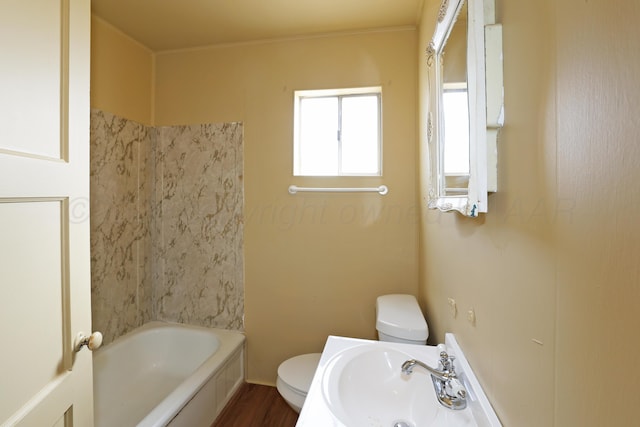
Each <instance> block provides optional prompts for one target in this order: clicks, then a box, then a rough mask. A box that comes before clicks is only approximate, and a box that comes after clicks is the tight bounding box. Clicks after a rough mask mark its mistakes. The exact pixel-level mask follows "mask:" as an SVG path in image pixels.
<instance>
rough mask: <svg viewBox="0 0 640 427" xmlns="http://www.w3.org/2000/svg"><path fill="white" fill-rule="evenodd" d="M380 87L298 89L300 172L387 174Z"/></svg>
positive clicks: (296, 149) (296, 133)
mask: <svg viewBox="0 0 640 427" xmlns="http://www.w3.org/2000/svg"><path fill="white" fill-rule="evenodd" d="M380 99H381V96H380V88H363V89H337V90H329V91H326V90H322V91H297V92H296V96H295V109H294V111H295V118H294V123H295V129H294V168H293V169H294V175H303V176H343V175H356V176H367V175H373V176H376V175H381V169H382V168H381V164H382V156H381V136H380V127H381V126H380V124H381V123H380V117H381V113H380V111H381V101H380Z"/></svg>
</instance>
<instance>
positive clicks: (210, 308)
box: [91, 110, 244, 342]
mask: <svg viewBox="0 0 640 427" xmlns="http://www.w3.org/2000/svg"><path fill="white" fill-rule="evenodd" d="M242 133H243V127H242V124H241V123H222V124H204V125H192V126H175V127H161V128H153V127H148V126H144V125H141V124H139V123H135V122H133V121H131V120H127V119H123V118H120V117H117V116H115V115H113V114H111V113H106V112H103V111H99V110H92V111H91V270H92V285H91V293H92V313H93V324H94V329H95V330H100V331H102V332H103V334H104V336H105V342H109V341H112V340H113V339H115V338H117V337H118V336H120V335H122V334H124V333H126V332H127V331H129V330H131V329H134V328H135V327H137V326H140V325H142V324H144V323H145V322H148V321H150V320H167V321H176V322H183V323H190V324H195V325H201V326H210V327H219V328H225V329H235V330H242V329H243V324H242V315H243V311H244V286H243V281H244V280H243V275H244V267H243V182H242V178H243V176H242V175H243V170H242V168H243V159H242V154H243V145H242V144H243V140H242Z"/></svg>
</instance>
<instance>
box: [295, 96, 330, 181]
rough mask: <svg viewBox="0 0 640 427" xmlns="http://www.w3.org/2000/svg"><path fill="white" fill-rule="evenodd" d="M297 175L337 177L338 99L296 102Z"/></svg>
mask: <svg viewBox="0 0 640 427" xmlns="http://www.w3.org/2000/svg"><path fill="white" fill-rule="evenodd" d="M299 149H300V174H301V175H337V174H338V98H336V97H327V98H303V99H301V101H300V147H299Z"/></svg>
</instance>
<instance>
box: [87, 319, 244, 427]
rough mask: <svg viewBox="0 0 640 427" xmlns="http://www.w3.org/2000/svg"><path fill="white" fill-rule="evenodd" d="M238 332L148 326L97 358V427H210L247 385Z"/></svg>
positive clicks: (108, 348)
mask: <svg viewBox="0 0 640 427" xmlns="http://www.w3.org/2000/svg"><path fill="white" fill-rule="evenodd" d="M244 341H245V337H244V335H243V334H242V333H240V332H235V331H227V330H222V329H208V328H201V327H195V326H186V325H181V324H176V323H164V322H150V323H147V324H146V325H144V326H142V327H140V328H137V329H135V330H133V331H131V332H129V333H128V334H126V335H123V336H121V337H119V338H118V339H116V340H115V341H114V342H112V343H111V344H109V345H107V346H105V347H104V348H102V349H100V350H98V351H97V352H96V354H95V355H94V358H93V375H94V380H93V381H94V407H95V409H94V410H95V427H133V426H140V427H142V426H144V427H152V426H153V427H156V426H158V427H159V426H172V427H174V426H185V427H187V426H188V427H199V426H202V427H209V426H210V425H211V424H212V423H213V421H214V420H215V418H216V416H217V415H218V414H219V413H220V411H221V410H222V408H223V407H224V405H225V404H226V403H227V401H228V400H229V398H230V397H231V396H232V395H233V393H234V392H235V391H236V389H237V388H238V387H239V386H240V384H242V382H243V381H244Z"/></svg>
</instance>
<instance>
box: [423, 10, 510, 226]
mask: <svg viewBox="0 0 640 427" xmlns="http://www.w3.org/2000/svg"><path fill="white" fill-rule="evenodd" d="M465 1H467V3H468V4H467V11H468V17H467V22H468V27H467V91H468V101H469V185H468V189H467V190H468V191H467V194H466V195H462V196H450V195H447V194H446V191H445V176H444V160H443V159H444V156H443V154H444V132H443V129H444V115H443V113H442V93H443V66H442V64H443V52H444V48H445V46H446V42H447V38H448V37H449V33H450V32H451V29H452V28H453V25H454V24H455V22H456V20H457V18H458V14H459V12H460V10H461V9H462V6H463V4H464V2H465ZM427 66H428V72H427V75H428V77H429V112H428V122H427V141H428V145H429V147H428V153H429V162H428V167H429V168H430V170H429V171H428V175H429V179H430V182H429V194H428V207H429V208H430V209H439V210H441V211H457V212H459V213H461V214H462V215H464V216H468V217H477V216H478V215H479V214H480V213H486V212H487V211H488V192H495V191H497V138H498V132H499V130H500V128H501V127H502V125H503V123H504V113H503V112H504V96H503V83H502V81H503V80H502V26H501V25H499V24H495V3H494V0H442V4H441V5H440V11H439V13H438V22H437V23H436V27H435V31H434V34H433V38H432V40H431V43H430V44H429V47H428V48H427Z"/></svg>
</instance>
